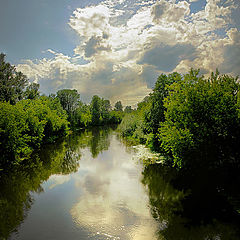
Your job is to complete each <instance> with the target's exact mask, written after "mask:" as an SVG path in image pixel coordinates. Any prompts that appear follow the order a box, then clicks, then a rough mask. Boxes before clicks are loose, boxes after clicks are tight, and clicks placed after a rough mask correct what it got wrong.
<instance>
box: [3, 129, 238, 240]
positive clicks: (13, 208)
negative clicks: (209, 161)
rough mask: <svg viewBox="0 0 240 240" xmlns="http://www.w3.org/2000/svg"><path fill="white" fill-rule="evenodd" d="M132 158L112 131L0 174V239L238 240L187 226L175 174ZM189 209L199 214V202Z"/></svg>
mask: <svg viewBox="0 0 240 240" xmlns="http://www.w3.org/2000/svg"><path fill="white" fill-rule="evenodd" d="M136 151H137V150H136V148H134V147H133V146H127V145H126V143H124V142H123V141H122V140H121V139H120V138H119V136H118V134H117V133H116V132H115V131H114V129H112V128H95V129H92V130H87V131H83V132H81V133H79V134H73V135H71V136H69V137H68V138H66V139H65V140H62V141H60V142H58V143H56V144H53V145H49V146H46V147H45V148H44V149H42V151H41V152H40V153H36V155H35V156H34V157H33V159H32V164H31V166H29V165H28V166H24V164H23V165H22V166H21V167H17V168H14V170H11V172H9V173H5V174H2V176H1V178H0V184H1V185H0V186H1V188H0V189H1V193H0V213H1V215H0V239H24V240H28V239H29V240H32V239H35V240H38V239H58V240H59V239H72V240H74V239H81V240H84V239H93V240H94V239H98V240H101V239H124V240H154V239H162V240H172V239H184V240H185V239H199V240H200V239H201V240H208V239H209V240H210V239H215V240H219V239H220V240H221V239H226V240H229V239H233V240H235V239H240V238H238V235H237V234H238V232H237V229H238V226H237V225H236V222H234V223H231V222H230V223H229V221H222V220H219V219H217V218H215V219H211V220H210V221H207V222H199V221H197V222H195V223H194V222H191V221H189V219H188V218H187V217H186V214H184V212H182V211H183V207H184V206H183V204H182V201H183V200H186V199H188V196H189V193H188V191H186V190H179V189H177V188H175V187H173V185H172V182H171V180H172V179H173V178H174V176H175V174H176V173H175V172H174V171H172V170H169V168H166V167H164V166H160V165H157V166H154V165H151V166H148V167H143V166H142V164H141V163H140V161H139V160H138V158H137V157H136V156H137V152H136ZM209 201H212V200H211V199H209ZM214 203H215V202H213V205H214ZM188 204H190V205H191V206H194V205H193V204H197V205H198V206H199V208H200V209H201V200H199V202H197V203H196V202H194V203H189V202H188ZM204 206H205V205H202V209H204ZM194 208H195V207H194ZM191 211H192V210H191ZM194 211H195V210H194ZM196 212H197V210H196ZM188 217H189V216H188Z"/></svg>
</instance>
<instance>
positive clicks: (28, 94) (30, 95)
mask: <svg viewBox="0 0 240 240" xmlns="http://www.w3.org/2000/svg"><path fill="white" fill-rule="evenodd" d="M24 95H25V98H26V99H36V98H38V97H39V95H40V93H39V84H38V83H31V84H30V85H29V86H27V88H26V91H25V93H24Z"/></svg>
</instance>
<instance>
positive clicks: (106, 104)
mask: <svg viewBox="0 0 240 240" xmlns="http://www.w3.org/2000/svg"><path fill="white" fill-rule="evenodd" d="M111 108H112V107H111V104H110V101H109V100H108V99H104V98H102V100H101V118H102V121H103V124H106V123H108V121H109V117H110V114H109V113H110V111H111Z"/></svg>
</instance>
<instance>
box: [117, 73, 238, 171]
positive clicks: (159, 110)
mask: <svg viewBox="0 0 240 240" xmlns="http://www.w3.org/2000/svg"><path fill="white" fill-rule="evenodd" d="M239 90H240V84H239V81H238V78H234V77H232V76H229V75H220V74H219V72H218V71H216V73H212V74H211V76H210V77H209V78H205V77H203V76H199V70H193V69H192V70H191V71H190V72H189V73H188V74H185V75H181V74H179V73H176V72H174V73H172V74H169V75H165V74H161V75H160V76H159V77H158V79H157V81H156V83H155V87H154V89H153V92H152V93H151V94H150V95H149V96H147V97H145V99H144V100H143V101H142V102H140V103H139V104H138V108H137V110H134V111H133V112H131V113H130V114H127V115H125V116H124V118H123V120H122V122H121V124H120V125H119V130H120V132H121V134H122V135H123V136H124V137H127V138H129V139H132V140H135V141H138V142H140V143H144V144H146V145H147V146H148V147H150V148H151V149H152V150H154V151H156V152H159V153H162V155H164V156H165V162H166V163H168V164H170V165H172V166H174V167H177V168H178V169H179V168H182V169H190V168H194V167H195V168H198V167H202V168H206V169H209V168H211V169H214V168H217V167H220V166H221V167H223V166H229V164H230V165H231V166H232V167H233V168H234V166H239V164H240V161H239V156H234V154H236V151H233V150H232V149H233V148H234V147H235V149H238V148H239V146H240V91H239ZM210 155H211V156H214V158H213V157H211V156H210Z"/></svg>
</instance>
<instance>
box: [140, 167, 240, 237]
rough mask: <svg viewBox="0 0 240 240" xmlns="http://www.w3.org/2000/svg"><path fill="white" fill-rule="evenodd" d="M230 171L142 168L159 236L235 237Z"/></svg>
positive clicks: (239, 220)
mask: <svg viewBox="0 0 240 240" xmlns="http://www.w3.org/2000/svg"><path fill="white" fill-rule="evenodd" d="M228 167H230V166H228ZM235 172H239V171H236V170H235ZM230 173H231V175H229V174H230ZM233 173H234V171H233V169H231V170H230V169H226V167H225V168H224V169H217V170H216V169H208V170H207V171H206V169H205V171H203V170H201V168H199V169H196V171H195V170H193V169H192V171H190V170H189V169H188V171H186V172H177V171H175V170H174V169H170V168H168V167H165V166H160V165H149V166H147V167H145V169H144V171H143V180H142V182H143V184H144V185H146V187H147V189H148V192H149V202H150V206H151V212H152V216H153V217H154V218H155V219H156V220H157V221H159V222H160V229H159V239H164V240H175V239H184V240H188V239H194V240H205V239H209V240H210V239H216V240H217V239H221V240H239V239H240V232H239V226H240V215H239V212H238V211H237V210H239V199H240V198H239V184H238V183H239V181H238V182H236V181H237V178H236V176H238V175H235V176H234V174H233ZM223 177H224V178H223ZM238 180H239V178H238ZM231 181H232V182H234V181H235V183H234V184H231ZM227 186H228V187H227ZM229 200H231V201H229ZM230 203H234V205H233V204H230Z"/></svg>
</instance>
